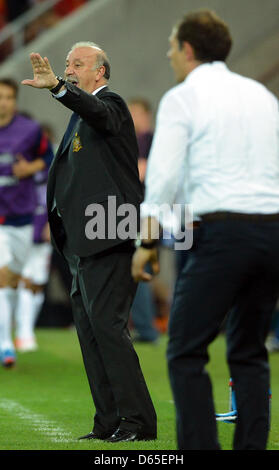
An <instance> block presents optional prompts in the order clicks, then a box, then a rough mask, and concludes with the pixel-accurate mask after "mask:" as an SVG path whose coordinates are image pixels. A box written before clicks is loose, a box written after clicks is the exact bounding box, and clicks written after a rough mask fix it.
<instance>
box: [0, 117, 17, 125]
mask: <svg viewBox="0 0 279 470" xmlns="http://www.w3.org/2000/svg"><path fill="white" fill-rule="evenodd" d="M14 116H15V114H13V115H12V116H11V115H10V114H9V115H8V116H0V127H6V126H8V124H10V122H11V121H12V120H13V118H14Z"/></svg>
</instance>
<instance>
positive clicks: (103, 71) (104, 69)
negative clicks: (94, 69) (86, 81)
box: [98, 65, 106, 80]
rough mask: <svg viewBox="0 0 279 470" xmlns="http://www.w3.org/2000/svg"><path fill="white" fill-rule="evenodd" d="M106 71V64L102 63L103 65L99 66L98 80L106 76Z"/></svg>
mask: <svg viewBox="0 0 279 470" xmlns="http://www.w3.org/2000/svg"><path fill="white" fill-rule="evenodd" d="M105 73H106V67H105V66H104V65H101V67H99V76H98V80H101V78H102V77H103V76H104V74H105Z"/></svg>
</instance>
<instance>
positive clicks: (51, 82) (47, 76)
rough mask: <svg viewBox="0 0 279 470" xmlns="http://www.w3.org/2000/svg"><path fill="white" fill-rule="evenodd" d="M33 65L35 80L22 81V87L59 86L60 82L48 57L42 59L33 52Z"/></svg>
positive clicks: (31, 56)
mask: <svg viewBox="0 0 279 470" xmlns="http://www.w3.org/2000/svg"><path fill="white" fill-rule="evenodd" d="M30 60H31V65H32V68H33V73H34V78H33V80H29V79H26V80H22V82H21V83H22V85H29V86H32V87H34V88H48V89H49V90H51V88H54V87H55V86H56V85H57V84H58V80H57V78H56V77H55V74H54V72H53V70H52V68H51V66H50V63H49V61H48V58H47V57H44V58H42V57H41V56H40V54H38V53H35V52H32V54H30Z"/></svg>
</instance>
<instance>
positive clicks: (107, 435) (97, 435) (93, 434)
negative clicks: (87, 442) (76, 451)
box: [78, 431, 111, 441]
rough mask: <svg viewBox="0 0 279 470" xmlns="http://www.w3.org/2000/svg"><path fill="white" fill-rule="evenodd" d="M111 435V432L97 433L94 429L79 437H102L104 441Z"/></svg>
mask: <svg viewBox="0 0 279 470" xmlns="http://www.w3.org/2000/svg"><path fill="white" fill-rule="evenodd" d="M110 436H111V433H106V434H96V433H95V432H94V431H91V432H90V433H89V434H85V436H81V437H79V438H78V439H79V440H81V439H100V440H101V441H104V440H105V439H107V438H108V437H110Z"/></svg>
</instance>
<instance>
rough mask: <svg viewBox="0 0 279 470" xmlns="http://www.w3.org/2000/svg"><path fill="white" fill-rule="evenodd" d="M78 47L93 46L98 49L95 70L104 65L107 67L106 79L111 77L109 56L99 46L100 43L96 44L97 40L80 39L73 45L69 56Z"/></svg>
mask: <svg viewBox="0 0 279 470" xmlns="http://www.w3.org/2000/svg"><path fill="white" fill-rule="evenodd" d="M78 47H91V48H92V49H96V50H97V51H98V52H97V59H96V63H95V65H94V68H93V70H95V69H98V68H99V67H101V66H102V65H103V66H104V67H105V69H106V71H105V73H104V78H105V79H106V80H109V78H110V62H109V59H108V56H107V54H106V53H105V51H103V49H101V47H100V46H98V44H96V43H95V42H92V41H79V42H76V43H75V44H74V45H73V46H72V47H71V49H70V51H69V53H68V56H69V54H70V53H71V52H72V51H74V50H75V49H77V48H78Z"/></svg>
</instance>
